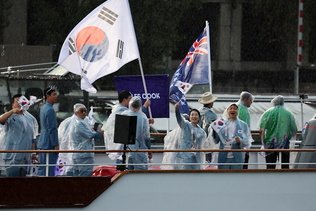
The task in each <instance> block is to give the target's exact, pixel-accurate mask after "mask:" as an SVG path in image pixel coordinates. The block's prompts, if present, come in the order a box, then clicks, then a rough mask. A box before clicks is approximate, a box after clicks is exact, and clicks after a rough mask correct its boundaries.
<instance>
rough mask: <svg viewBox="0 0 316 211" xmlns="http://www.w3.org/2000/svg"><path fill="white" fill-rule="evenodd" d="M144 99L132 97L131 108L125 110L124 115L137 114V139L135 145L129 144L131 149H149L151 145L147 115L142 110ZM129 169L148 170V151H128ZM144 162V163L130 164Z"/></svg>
mask: <svg viewBox="0 0 316 211" xmlns="http://www.w3.org/2000/svg"><path fill="white" fill-rule="evenodd" d="M141 107H142V101H141V99H140V97H132V99H131V100H130V102H129V109H128V110H126V111H124V112H123V113H122V115H127V116H137V124H136V140H135V144H134V145H129V148H131V149H148V148H149V146H150V131H149V123H148V118H147V116H146V115H145V114H144V113H143V112H142V110H141ZM128 163H129V166H128V168H129V169H134V170H136V169H137V170H146V169H148V166H147V163H148V153H145V152H132V153H128ZM130 164H144V165H130Z"/></svg>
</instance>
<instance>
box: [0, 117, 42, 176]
mask: <svg viewBox="0 0 316 211" xmlns="http://www.w3.org/2000/svg"><path fill="white" fill-rule="evenodd" d="M37 135H38V123H37V120H36V119H35V117H33V116H32V115H31V114H30V113H29V112H27V111H23V114H12V116H10V117H9V118H8V119H7V121H6V122H5V124H4V125H3V126H2V135H1V137H2V140H1V141H0V143H2V146H1V147H0V148H1V149H4V150H31V149H32V143H34V140H35V139H36V136H37ZM2 159H3V160H4V161H5V163H6V164H7V165H11V164H31V158H30V153H13V152H10V153H3V155H2ZM25 171H27V168H26V167H25ZM11 176H13V175H11Z"/></svg>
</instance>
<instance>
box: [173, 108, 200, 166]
mask: <svg viewBox="0 0 316 211" xmlns="http://www.w3.org/2000/svg"><path fill="white" fill-rule="evenodd" d="M175 109H176V118H177V122H178V125H179V127H180V128H181V137H180V140H179V143H178V144H179V149H184V150H187V149H202V148H203V146H204V143H205V139H206V133H205V131H204V130H203V129H202V128H201V127H200V125H199V121H200V112H199V111H198V110H197V109H192V110H190V113H189V120H185V119H184V117H183V116H182V115H181V114H180V111H179V103H177V104H175ZM176 163H180V164H182V165H177V167H176V168H177V169H193V170H194V169H195V170H198V169H201V164H202V163H205V155H204V153H203V152H179V153H177V155H176ZM187 164H191V165H187Z"/></svg>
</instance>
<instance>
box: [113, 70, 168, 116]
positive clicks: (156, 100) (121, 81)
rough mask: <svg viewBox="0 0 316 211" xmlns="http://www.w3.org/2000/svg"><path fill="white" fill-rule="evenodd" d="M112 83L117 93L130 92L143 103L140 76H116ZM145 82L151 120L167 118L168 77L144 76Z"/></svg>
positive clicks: (143, 96) (144, 96)
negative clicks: (149, 102)
mask: <svg viewBox="0 0 316 211" xmlns="http://www.w3.org/2000/svg"><path fill="white" fill-rule="evenodd" d="M114 81H115V86H116V90H117V91H118V92H121V91H122V90H127V91H130V92H131V93H132V94H133V96H140V97H141V98H142V101H143V103H144V102H145V100H146V94H145V91H144V86H143V82H142V78H141V76H116V77H114ZM145 81H146V85H147V92H148V93H147V96H148V98H149V99H150V101H151V106H150V108H151V112H152V116H153V118H169V78H168V75H146V76H145Z"/></svg>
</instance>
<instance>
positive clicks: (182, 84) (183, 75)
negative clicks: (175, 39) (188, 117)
mask: <svg viewBox="0 0 316 211" xmlns="http://www.w3.org/2000/svg"><path fill="white" fill-rule="evenodd" d="M207 40H208V39H207V33H206V28H205V29H204V31H203V33H202V34H200V36H199V37H198V38H197V39H196V40H195V42H194V43H193V45H192V46H191V48H190V50H189V52H188V53H187V55H186V56H185V58H184V59H183V60H182V62H181V63H180V65H179V67H178V69H177V71H176V72H175V74H174V75H173V77H172V80H171V83H170V92H169V99H170V102H172V103H177V102H179V101H180V102H181V105H180V113H187V114H188V113H189V106H188V103H187V101H186V99H185V94H186V93H187V92H188V91H189V90H190V88H191V87H192V86H193V85H194V84H207V83H209V78H208V71H209V64H208V56H209V53H208V51H209V50H208V44H207Z"/></svg>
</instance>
